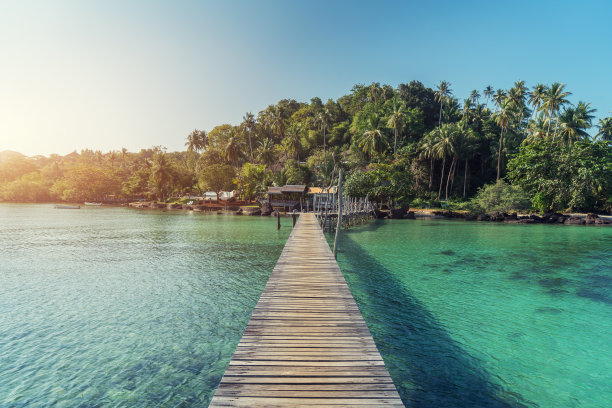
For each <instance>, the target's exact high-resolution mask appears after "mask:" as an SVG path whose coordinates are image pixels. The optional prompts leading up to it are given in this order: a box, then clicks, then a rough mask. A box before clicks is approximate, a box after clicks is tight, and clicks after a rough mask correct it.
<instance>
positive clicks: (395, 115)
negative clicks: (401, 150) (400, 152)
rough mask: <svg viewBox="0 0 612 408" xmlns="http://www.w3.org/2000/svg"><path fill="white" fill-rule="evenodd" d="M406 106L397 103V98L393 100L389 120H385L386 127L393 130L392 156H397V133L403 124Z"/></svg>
mask: <svg viewBox="0 0 612 408" xmlns="http://www.w3.org/2000/svg"><path fill="white" fill-rule="evenodd" d="M405 108H406V104H405V103H403V102H402V103H399V104H398V103H397V98H393V111H392V113H391V116H389V119H388V120H387V126H389V127H390V128H393V135H394V140H393V156H396V155H397V133H398V130H399V128H400V127H402V125H403V122H404V117H405V116H406V113H405Z"/></svg>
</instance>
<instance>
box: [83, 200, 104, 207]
mask: <svg viewBox="0 0 612 408" xmlns="http://www.w3.org/2000/svg"><path fill="white" fill-rule="evenodd" d="M83 204H85V205H89V206H93V207H99V206H101V205H102V203H89V202H87V201H85V202H84V203H83Z"/></svg>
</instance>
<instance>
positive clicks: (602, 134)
mask: <svg viewBox="0 0 612 408" xmlns="http://www.w3.org/2000/svg"><path fill="white" fill-rule="evenodd" d="M597 127H598V128H599V131H598V132H597V137H599V138H600V139H601V140H608V141H611V140H612V117H607V118H602V119H599V124H598V125H597Z"/></svg>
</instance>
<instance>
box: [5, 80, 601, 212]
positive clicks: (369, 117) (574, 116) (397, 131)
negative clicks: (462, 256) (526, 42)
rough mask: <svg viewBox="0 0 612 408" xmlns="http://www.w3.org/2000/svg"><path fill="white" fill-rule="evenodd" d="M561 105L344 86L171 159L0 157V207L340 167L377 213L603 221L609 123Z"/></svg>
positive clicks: (323, 180) (322, 176)
mask: <svg viewBox="0 0 612 408" xmlns="http://www.w3.org/2000/svg"><path fill="white" fill-rule="evenodd" d="M570 95H571V94H570V92H568V91H567V90H566V88H565V85H563V84H560V83H553V84H550V85H545V84H537V85H535V86H534V87H533V88H531V89H529V88H528V87H527V85H526V84H525V82H524V81H517V82H515V83H514V85H513V86H512V87H511V88H510V89H508V90H502V89H499V90H494V89H493V88H492V87H490V86H488V87H486V88H485V89H484V90H483V91H482V94H481V92H480V91H478V90H474V91H472V92H471V93H470V95H467V97H466V98H464V99H462V100H459V99H457V98H456V97H454V96H453V92H452V88H451V84H450V83H448V82H446V81H442V82H440V84H439V85H438V86H437V87H436V88H435V89H431V88H427V87H425V86H424V85H423V84H422V83H421V82H418V81H412V82H410V83H409V84H400V85H399V86H398V87H397V88H393V87H391V86H389V85H381V84H379V83H372V84H370V85H356V86H354V87H353V89H352V90H351V92H350V93H348V94H347V95H344V96H342V97H340V98H338V99H337V100H335V101H334V100H331V99H330V100H328V101H327V102H323V101H322V100H321V99H319V98H312V99H311V100H310V102H309V103H302V102H297V101H295V100H292V99H283V100H281V101H279V102H278V103H276V104H273V105H270V106H268V107H267V108H266V109H264V110H263V111H261V112H259V113H258V114H257V115H254V114H252V113H250V112H249V113H246V114H245V115H244V117H243V120H242V122H241V123H240V124H238V125H230V124H221V125H218V126H216V127H214V128H213V129H211V130H210V131H204V130H197V129H196V130H194V131H193V132H191V133H190V134H189V135H188V136H187V139H186V144H185V146H186V150H185V151H181V152H167V151H166V149H165V148H163V147H161V146H157V147H153V148H148V149H142V150H141V151H140V152H128V151H127V150H126V149H122V150H120V151H111V152H107V153H102V152H101V151H92V150H82V151H81V152H80V153H77V152H73V153H71V154H69V155H66V156H59V155H50V156H48V157H45V156H36V157H32V158H28V157H25V156H22V155H19V154H14V153H13V154H9V153H11V152H4V154H2V153H0V200H2V201H18V202H47V201H53V200H63V201H71V202H80V201H101V200H108V199H113V200H130V199H135V198H141V197H143V198H153V199H159V200H163V199H166V198H168V197H170V196H176V195H181V194H201V193H202V192H204V191H215V192H219V191H227V190H236V191H237V192H238V195H239V196H240V197H241V198H242V199H245V200H247V201H248V200H253V199H255V198H256V197H257V196H258V195H260V194H262V193H264V192H265V191H266V190H267V187H268V186H271V185H284V184H309V185H319V186H322V185H329V184H330V182H333V180H332V177H334V174H335V175H337V174H338V172H337V171H334V169H337V168H338V167H342V168H344V170H345V174H347V178H346V181H345V185H344V190H345V193H346V194H349V195H351V196H354V197H365V196H368V197H369V198H371V199H372V200H377V201H379V202H380V203H381V204H387V205H389V206H395V207H399V206H413V207H419V206H421V207H422V206H434V207H439V206H440V205H441V202H446V203H450V205H451V208H452V207H453V206H455V207H456V208H463V207H465V208H468V207H469V208H478V209H479V210H481V211H491V209H492V207H491V206H493V204H491V203H492V202H496V203H499V200H491V197H493V196H496V197H498V198H499V197H504V200H503V201H504V202H505V203H506V204H504V205H503V206H502V207H503V208H500V211H502V210H510V209H526V210H528V209H531V210H535V211H538V212H541V213H545V212H550V211H575V210H580V211H603V212H611V211H612V117H606V118H603V119H601V120H600V121H599V123H597V124H595V123H594V116H593V113H594V112H595V109H594V108H592V107H591V105H590V104H589V103H586V102H582V101H580V102H578V103H577V104H575V105H574V104H571V103H570V102H569V100H568V97H569V96H570ZM594 127H596V130H595V129H593V130H592V131H591V133H592V134H593V135H594V136H591V134H590V133H589V130H590V129H592V128H594ZM471 198H472V200H471V201H469V200H470V199H471ZM507 204H508V205H509V206H508V205H507ZM495 205H497V204H495Z"/></svg>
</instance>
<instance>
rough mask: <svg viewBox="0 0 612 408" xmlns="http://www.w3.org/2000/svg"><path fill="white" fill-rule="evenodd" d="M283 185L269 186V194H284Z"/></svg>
mask: <svg viewBox="0 0 612 408" xmlns="http://www.w3.org/2000/svg"><path fill="white" fill-rule="evenodd" d="M282 189H283V188H282V187H268V194H282V193H283V192H282V191H281V190H282Z"/></svg>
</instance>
